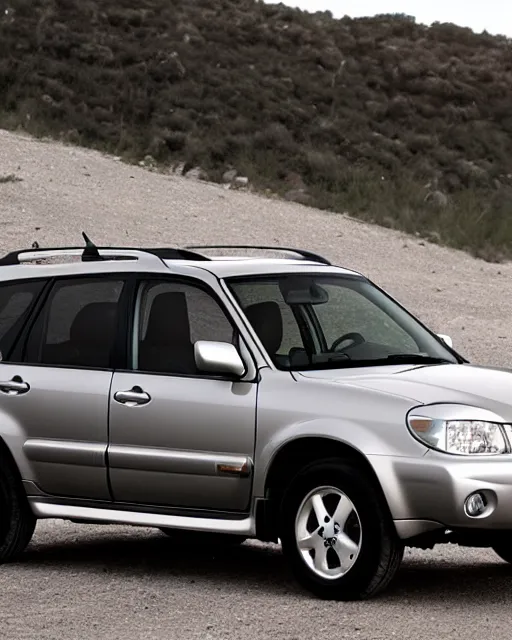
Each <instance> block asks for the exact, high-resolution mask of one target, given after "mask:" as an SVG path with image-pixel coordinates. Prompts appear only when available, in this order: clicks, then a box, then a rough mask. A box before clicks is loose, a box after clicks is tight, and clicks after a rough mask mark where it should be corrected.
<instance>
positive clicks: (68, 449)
mask: <svg viewBox="0 0 512 640" xmlns="http://www.w3.org/2000/svg"><path fill="white" fill-rule="evenodd" d="M23 452H24V453H25V455H26V456H27V458H28V459H29V460H30V461H32V462H49V463H51V464H67V465H77V466H82V467H105V466H106V453H107V444H106V443H103V444H102V443H99V442H83V441H73V440H50V439H43V438H29V439H28V440H26V441H25V443H24V444H23Z"/></svg>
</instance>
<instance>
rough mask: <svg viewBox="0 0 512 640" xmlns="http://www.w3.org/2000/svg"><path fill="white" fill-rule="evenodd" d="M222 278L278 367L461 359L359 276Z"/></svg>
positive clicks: (283, 368) (373, 364) (303, 368)
mask: <svg viewBox="0 0 512 640" xmlns="http://www.w3.org/2000/svg"><path fill="white" fill-rule="evenodd" d="M227 284H228V287H229V288H230V290H231V292H232V293H233V295H234V296H235V298H236V299H237V301H238V303H239V304H240V306H241V307H242V309H243V311H244V313H245V314H246V316H247V319H248V320H249V322H250V323H251V325H252V327H253V329H254V331H255V332H256V333H257V335H258V337H259V338H260V341H261V342H262V344H263V346H264V347H265V349H266V351H267V352H268V354H269V356H270V358H271V359H272V361H273V363H274V364H275V366H276V367H278V368H279V369H282V370H288V371H292V370H294V371H306V370H314V369H329V368H347V367H364V366H378V365H386V364H401V363H404V364H407V363H411V364H417V363H418V364H437V363H458V362H461V360H460V359H459V357H458V356H456V355H454V352H452V351H451V350H449V349H448V348H447V347H446V346H445V345H444V343H443V342H442V341H441V340H440V339H438V338H437V336H435V335H433V334H432V333H430V331H429V330H427V329H426V328H425V327H424V326H423V325H422V324H421V323H420V322H419V321H418V320H416V319H415V318H414V317H413V316H412V315H411V314H410V313H408V312H407V311H406V310H405V309H403V308H402V307H401V306H400V305H399V304H398V303H396V302H395V301H394V300H393V299H392V298H391V297H389V296H388V295H387V294H386V293H384V292H383V291H382V290H381V289H379V288H378V287H376V286H375V285H373V284H372V283H371V282H369V281H368V280H366V279H364V278H362V277H360V276H352V275H339V276H338V275H317V274H307V275H302V274H300V275H295V274H293V275H282V276H275V275H274V276H271V277H269V276H265V277H260V276H258V277H250V278H240V277H237V278H231V279H229V280H228V281H227Z"/></svg>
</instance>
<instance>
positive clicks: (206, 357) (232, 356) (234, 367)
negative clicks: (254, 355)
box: [194, 340, 245, 378]
mask: <svg viewBox="0 0 512 640" xmlns="http://www.w3.org/2000/svg"><path fill="white" fill-rule="evenodd" d="M194 356H195V360H196V366H197V368H198V369H199V370H200V371H204V372H205V373H213V374H217V375H228V376H235V377H237V378H241V377H242V376H243V375H244V373H245V364H244V362H243V360H242V358H241V357H240V354H239V353H238V351H237V350H236V348H235V347H234V346H233V345H232V344H230V343H229V342H213V341H209V340H198V341H197V342H196V343H195V344H194Z"/></svg>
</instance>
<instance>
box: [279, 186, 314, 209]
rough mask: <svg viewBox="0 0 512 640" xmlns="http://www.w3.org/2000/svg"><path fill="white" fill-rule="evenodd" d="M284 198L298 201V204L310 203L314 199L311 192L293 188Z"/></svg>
mask: <svg viewBox="0 0 512 640" xmlns="http://www.w3.org/2000/svg"><path fill="white" fill-rule="evenodd" d="M284 198H285V200H288V201H289V202H297V204H304V205H310V204H311V202H312V200H313V199H312V197H311V196H310V195H309V193H306V191H305V190H304V189H292V190H291V191H288V192H287V193H285V195H284Z"/></svg>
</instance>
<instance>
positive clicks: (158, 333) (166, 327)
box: [144, 291, 190, 345]
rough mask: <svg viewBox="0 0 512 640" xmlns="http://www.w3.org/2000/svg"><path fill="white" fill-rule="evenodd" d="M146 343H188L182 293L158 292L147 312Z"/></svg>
mask: <svg viewBox="0 0 512 640" xmlns="http://www.w3.org/2000/svg"><path fill="white" fill-rule="evenodd" d="M144 342H145V343H146V344H151V345H174V344H184V343H190V324H189V320H188V306H187V298H186V296H185V294H184V293H182V292H178V291H169V292H166V293H159V294H158V295H157V296H156V297H155V299H154V300H153V304H152V305H151V310H150V312H149V318H148V326H147V331H146V337H145V338H144Z"/></svg>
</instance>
